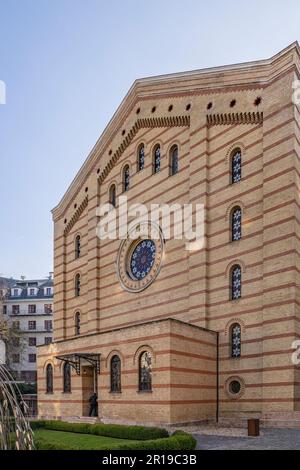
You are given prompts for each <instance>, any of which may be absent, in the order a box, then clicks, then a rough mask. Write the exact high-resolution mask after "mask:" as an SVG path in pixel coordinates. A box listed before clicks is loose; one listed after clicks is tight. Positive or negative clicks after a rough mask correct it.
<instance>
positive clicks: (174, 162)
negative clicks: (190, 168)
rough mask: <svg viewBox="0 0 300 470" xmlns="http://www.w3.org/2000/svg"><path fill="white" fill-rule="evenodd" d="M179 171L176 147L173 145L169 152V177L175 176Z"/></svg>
mask: <svg viewBox="0 0 300 470" xmlns="http://www.w3.org/2000/svg"><path fill="white" fill-rule="evenodd" d="M178 170H179V162H178V147H177V145H174V146H173V147H172V148H171V151H170V175H171V176H172V175H175V174H176V173H178Z"/></svg>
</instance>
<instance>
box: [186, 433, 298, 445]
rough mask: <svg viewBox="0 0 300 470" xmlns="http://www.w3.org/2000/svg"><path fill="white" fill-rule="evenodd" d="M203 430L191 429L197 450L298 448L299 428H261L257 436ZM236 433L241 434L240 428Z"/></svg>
mask: <svg viewBox="0 0 300 470" xmlns="http://www.w3.org/2000/svg"><path fill="white" fill-rule="evenodd" d="M224 431H225V430H224ZM232 431H233V432H232V433H231V434H234V430H232ZM203 432H204V433H205V434H201V430H199V433H198V432H197V431H196V430H194V431H193V435H194V437H195V439H197V449H199V450H300V429H263V430H261V436H260V437H258V438H251V437H250V438H249V437H244V436H241V435H236V436H233V435H230V436H228V435H212V434H211V433H206V431H203ZM242 433H243V434H244V432H243V431H242ZM209 434H210V435H209ZM221 434H222V432H221ZM223 434H226V433H225V432H224V433H223ZM236 434H241V430H236Z"/></svg>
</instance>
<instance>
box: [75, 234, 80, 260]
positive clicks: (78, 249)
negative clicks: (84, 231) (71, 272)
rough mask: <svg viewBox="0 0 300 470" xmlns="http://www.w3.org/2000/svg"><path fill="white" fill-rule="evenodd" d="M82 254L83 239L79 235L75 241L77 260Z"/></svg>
mask: <svg viewBox="0 0 300 470" xmlns="http://www.w3.org/2000/svg"><path fill="white" fill-rule="evenodd" d="M80 252H81V238H80V235H77V237H76V239H75V258H79V257H80Z"/></svg>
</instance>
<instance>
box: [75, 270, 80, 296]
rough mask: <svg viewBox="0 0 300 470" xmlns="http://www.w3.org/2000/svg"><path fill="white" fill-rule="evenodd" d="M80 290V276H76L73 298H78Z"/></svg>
mask: <svg viewBox="0 0 300 470" xmlns="http://www.w3.org/2000/svg"><path fill="white" fill-rule="evenodd" d="M80 290H81V278H80V274H76V276H75V296H76V297H79V296H80Z"/></svg>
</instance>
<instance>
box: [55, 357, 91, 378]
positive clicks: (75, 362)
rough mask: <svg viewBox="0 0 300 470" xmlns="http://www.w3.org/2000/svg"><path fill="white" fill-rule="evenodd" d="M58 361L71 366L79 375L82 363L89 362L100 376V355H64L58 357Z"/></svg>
mask: <svg viewBox="0 0 300 470" xmlns="http://www.w3.org/2000/svg"><path fill="white" fill-rule="evenodd" d="M56 359H58V360H59V361H63V362H66V363H68V364H70V366H71V367H73V369H74V370H75V371H76V374H77V375H80V370H81V362H82V361H86V362H89V363H90V364H91V365H92V366H93V367H94V368H95V370H96V371H97V374H100V354H89V353H86V354H84V353H74V354H64V355H63V356H56Z"/></svg>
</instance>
